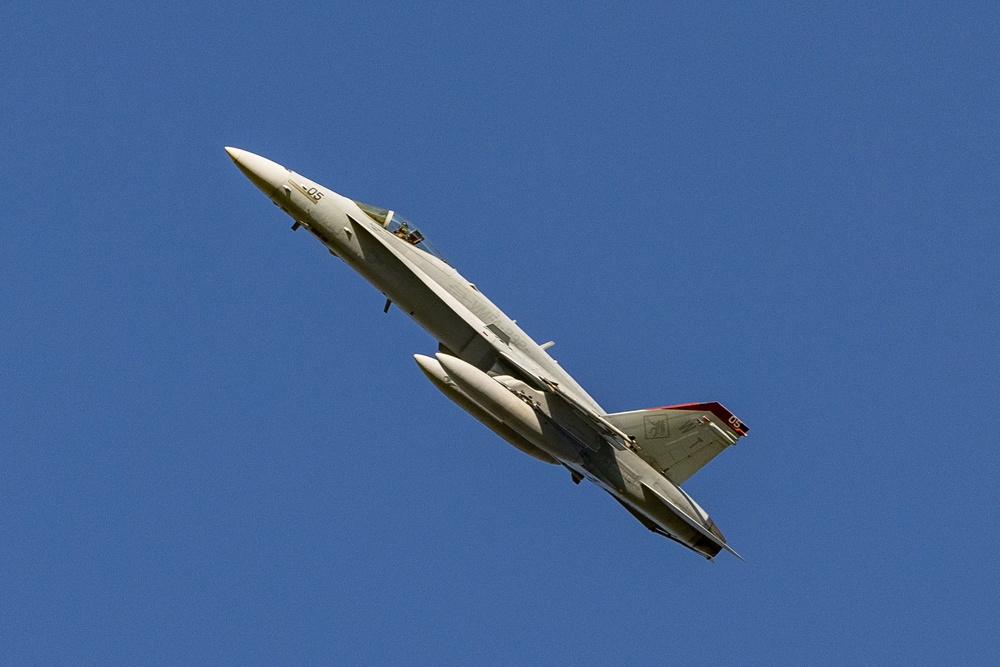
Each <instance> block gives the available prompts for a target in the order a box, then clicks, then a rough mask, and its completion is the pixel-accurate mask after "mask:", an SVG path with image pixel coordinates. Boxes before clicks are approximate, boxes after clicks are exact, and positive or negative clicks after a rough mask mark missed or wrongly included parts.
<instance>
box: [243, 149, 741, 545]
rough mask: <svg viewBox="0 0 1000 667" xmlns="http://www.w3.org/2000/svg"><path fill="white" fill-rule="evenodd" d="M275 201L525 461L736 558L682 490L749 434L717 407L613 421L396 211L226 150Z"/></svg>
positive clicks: (423, 366)
mask: <svg viewBox="0 0 1000 667" xmlns="http://www.w3.org/2000/svg"><path fill="white" fill-rule="evenodd" d="M226 152H227V153H229V157H230V158H232V160H233V162H235V163H236V166H237V167H239V168H240V170H241V171H242V172H243V173H244V174H245V175H246V177H247V178H249V179H250V181H251V182H252V183H253V184H254V185H255V186H257V187H258V188H259V189H260V190H261V191H262V192H263V193H264V194H265V195H267V196H268V197H269V198H270V199H271V201H272V202H274V203H275V204H276V205H277V206H279V207H280V208H281V210H283V211H284V212H286V213H287V214H288V215H290V216H291V217H292V220H293V221H294V224H293V225H292V229H293V230H296V229H298V228H300V227H305V228H306V229H307V230H309V231H310V232H311V233H312V234H313V235H314V236H315V237H316V238H318V239H319V240H320V242H322V243H323V245H325V246H326V247H327V248H328V249H329V251H330V252H331V253H332V254H333V255H335V256H337V257H339V258H341V259H342V260H344V261H345V262H347V264H348V265H349V266H350V267H351V268H352V269H354V270H355V271H357V272H358V273H360V274H361V276H362V277H363V278H365V279H366V280H367V281H368V282H370V283H371V284H372V285H374V286H375V288H376V289H378V290H379V291H380V292H382V294H383V295H385V297H386V299H387V300H386V302H385V309H386V310H388V309H389V307H390V305H391V304H395V305H396V306H397V307H398V308H399V309H401V310H402V311H403V312H405V313H406V314H407V315H409V316H410V317H412V318H413V319H414V320H415V321H416V322H417V324H419V325H420V326H421V327H423V328H424V329H425V330H427V332H428V333H430V334H431V336H433V337H434V338H435V339H436V340H437V341H438V344H439V345H438V352H437V354H435V355H434V357H429V356H424V355H421V354H416V355H414V359H416V362H417V365H418V366H419V367H420V370H422V371H423V372H424V374H425V375H427V378H428V379H429V380H430V381H431V382H432V383H434V386H436V387H437V388H438V389H440V390H441V391H442V392H443V393H444V394H445V396H447V397H448V398H450V399H451V400H452V401H454V402H455V403H457V404H458V405H459V406H460V407H461V408H462V409H463V410H465V411H466V412H468V413H469V414H471V415H472V416H473V417H475V418H476V419H478V420H479V421H481V422H482V423H483V424H485V425H486V426H487V427H489V428H490V429H491V430H492V431H493V432H494V433H496V434H497V435H499V436H500V437H501V438H503V439H504V440H506V441H507V442H509V443H510V444H512V445H514V446H515V447H517V448H518V449H520V450H521V451H523V452H524V453H526V454H528V455H529V456H533V457H535V458H536V459H538V460H540V461H545V462H546V463H551V464H555V465H560V466H563V467H565V468H566V469H568V470H569V473H570V475H571V476H572V479H573V481H574V482H575V483H580V481H581V480H583V479H584V478H586V479H589V480H590V481H591V482H593V483H594V484H597V485H598V486H599V487H601V488H602V489H604V490H605V491H607V492H608V493H609V494H611V497H613V498H614V499H615V500H617V501H618V502H619V503H621V504H622V505H623V506H624V507H625V509H627V510H628V511H629V512H630V513H631V514H632V515H633V516H634V517H635V518H636V519H638V520H639V521H640V522H641V523H642V525H644V526H645V527H646V528H648V529H649V530H651V531H653V532H655V533H659V534H660V535H664V536H666V537H669V538H670V539H672V540H675V541H677V542H680V543H681V544H683V545H684V546H686V547H688V548H689V549H692V550H693V551H695V552H697V553H699V554H701V555H702V556H704V557H706V558H709V559H711V558H714V557H715V556H716V555H717V554H718V553H719V552H720V551H722V550H723V549H725V550H726V551H729V552H730V553H732V554H734V555H736V556H737V557H739V554H737V553H736V552H735V551H733V550H732V549H731V548H730V547H729V545H727V544H726V539H725V537H723V535H722V532H721V531H720V530H719V529H718V528H717V527H716V525H715V522H713V521H712V519H711V518H710V517H709V516H708V514H707V513H706V512H705V511H704V510H703V509H702V508H701V507H700V506H699V505H698V504H697V503H696V502H695V501H694V499H692V498H691V496H689V495H688V494H687V493H686V492H685V491H684V490H683V489H682V488H681V487H680V485H681V484H682V483H684V481H685V480H687V479H688V478H689V477H691V475H693V474H694V473H695V472H697V471H698V470H699V469H700V468H701V467H702V466H704V465H705V464H706V463H708V462H709V461H710V460H712V459H713V458H714V457H715V456H716V455H717V454H718V453H719V452H721V451H722V450H723V449H725V448H726V447H728V446H729V445H732V444H735V443H736V441H737V440H738V439H739V438H740V437H742V436H744V435H746V434H747V430H748V429H747V427H746V425H745V424H744V423H743V422H741V421H740V420H739V419H737V418H736V416H735V415H733V414H732V413H731V412H729V411H728V410H727V409H726V408H724V407H723V406H722V405H720V404H719V403H689V404H685V405H674V406H669V407H662V408H651V409H648V410H634V411H630V412H617V413H608V412H606V411H605V410H603V409H602V408H601V406H600V405H598V404H597V401H595V400H594V399H593V398H591V397H590V395H589V394H587V392H586V391H584V390H583V388H582V387H581V386H580V385H579V384H577V383H576V381H575V380H574V379H573V378H572V377H570V376H569V374H568V373H566V371H564V370H563V369H562V367H561V366H559V364H557V363H556V362H555V360H553V359H552V357H550V356H549V354H548V353H547V352H546V350H547V349H548V348H549V347H550V346H551V345H552V343H551V342H549V343H544V344H542V345H539V344H538V343H536V342H535V341H533V340H532V339H531V338H530V337H529V336H528V334H526V333H524V332H523V331H522V330H521V328H520V327H518V326H517V324H515V322H514V320H512V319H510V318H509V317H507V316H506V315H505V314H504V313H503V311H501V310H500V309H499V308H497V307H496V306H495V305H493V303H492V302H491V301H490V300H489V299H487V298H486V297H485V296H484V295H483V294H482V293H481V292H480V291H479V290H478V289H476V286H475V285H473V284H472V283H471V282H469V281H468V280H466V279H465V278H463V277H462V276H461V275H460V274H459V273H458V271H456V270H455V269H454V268H453V267H452V266H451V265H450V264H448V263H447V262H445V261H444V260H443V259H442V258H441V256H440V255H439V254H438V253H437V251H436V250H435V249H434V247H433V246H432V245H431V244H430V242H429V241H428V240H427V239H426V238H424V235H423V234H422V233H421V232H420V231H419V230H417V229H416V227H414V226H413V225H412V224H411V223H410V222H409V221H408V220H405V219H404V218H402V217H401V216H399V215H396V213H395V212H394V211H391V210H388V209H384V208H379V207H377V206H371V205H369V204H364V203H362V202H359V201H354V200H351V199H348V198H347V197H343V196H341V195H339V194H337V193H335V192H332V191H331V190H329V189H328V188H325V187H323V186H322V185H320V184H319V183H316V182H314V181H311V180H309V179H308V178H306V177H304V176H301V175H299V174H297V173H295V172H294V171H291V170H289V169H286V168H285V167H283V166H281V165H280V164H277V163H275V162H272V161H271V160H268V159H266V158H263V157H261V156H259V155H254V154H253V153H250V152H248V151H244V150H240V149H238V148H226Z"/></svg>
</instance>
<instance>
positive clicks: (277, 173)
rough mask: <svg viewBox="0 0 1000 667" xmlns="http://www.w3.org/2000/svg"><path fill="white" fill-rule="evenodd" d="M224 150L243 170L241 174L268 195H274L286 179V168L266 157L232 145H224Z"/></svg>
mask: <svg viewBox="0 0 1000 667" xmlns="http://www.w3.org/2000/svg"><path fill="white" fill-rule="evenodd" d="M226 152H227V153H228V154H229V157H230V158H232V160H233V162H235V163H236V166H237V167H239V168H240V171H242V172H243V175H244V176H246V177H247V178H249V179H250V182H251V183H253V184H254V185H256V186H257V187H258V188H259V189H260V191H261V192H263V193H264V194H266V195H267V196H268V197H271V196H272V195H274V193H275V192H276V191H277V190H278V188H280V187H281V186H282V185H283V184H284V182H285V181H287V180H288V169H286V168H285V167H282V166H281V165H280V164H278V163H277V162H272V161H271V160H268V159H267V158H266V157H261V156H259V155H255V154H253V153H251V152H250V151H245V150H242V149H239V148H233V147H232V146H226Z"/></svg>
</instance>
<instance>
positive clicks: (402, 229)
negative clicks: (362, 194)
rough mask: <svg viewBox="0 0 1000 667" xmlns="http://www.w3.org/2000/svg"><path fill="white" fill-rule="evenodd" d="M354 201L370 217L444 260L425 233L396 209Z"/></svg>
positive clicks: (407, 240)
mask: <svg viewBox="0 0 1000 667" xmlns="http://www.w3.org/2000/svg"><path fill="white" fill-rule="evenodd" d="M354 203H355V204H357V205H358V208H360V209H361V210H362V211H364V212H365V213H367V214H368V217H369V218H371V219H372V220H374V221H375V222H377V223H378V224H380V225H382V226H383V227H385V228H386V229H388V230H389V231H390V232H392V233H393V234H395V235H396V236H398V237H399V238H401V239H403V240H404V241H406V242H407V243H410V244H412V245H414V246H416V247H417V248H420V249H421V250H423V251H424V252H426V253H429V254H431V255H434V256H435V257H437V258H438V259H440V260H441V261H444V257H442V256H441V253H440V252H438V249H437V248H435V247H434V244H432V243H431V242H430V241H428V240H427V239H426V238H424V235H423V234H421V233H420V230H418V229H417V228H416V227H414V226H413V223H411V222H410V221H409V220H407V219H406V218H404V217H403V216H401V215H396V213H395V212H394V211H390V210H388V209H385V208H379V207H378V206H372V205H371V204H365V203H364V202H360V201H357V200H355V201H354Z"/></svg>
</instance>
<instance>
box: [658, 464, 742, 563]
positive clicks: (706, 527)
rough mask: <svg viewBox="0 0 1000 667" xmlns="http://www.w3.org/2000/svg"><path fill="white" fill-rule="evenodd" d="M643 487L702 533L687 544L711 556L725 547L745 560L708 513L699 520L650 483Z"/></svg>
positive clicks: (697, 531)
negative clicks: (697, 538) (694, 540)
mask: <svg viewBox="0 0 1000 667" xmlns="http://www.w3.org/2000/svg"><path fill="white" fill-rule="evenodd" d="M642 488H643V491H645V492H646V493H647V497H653V498H656V499H657V500H658V501H660V502H661V503H662V504H663V505H664V506H666V507H667V509H669V510H670V511H671V512H672V513H673V514H675V515H676V516H678V517H679V518H680V519H682V520H683V521H684V523H686V524H687V525H688V526H690V527H691V528H693V529H694V530H695V532H696V533H697V534H700V535H701V538H700V539H699V540H698V541H697V542H695V543H694V544H693V545H692V544H688V545H687V546H690V547H691V548H693V549H695V550H696V551H700V552H704V553H706V554H707V555H709V558H711V557H712V556H714V555H715V554H717V553H719V551H721V550H722V549H725V550H726V551H728V552H729V553H731V554H732V555H734V556H736V557H737V558H739V559H740V560H743V556H741V555H739V554H738V553H736V551H735V550H734V549H733V548H732V547H730V546H729V545H728V544H726V538H725V536H723V534H722V531H721V530H719V528H718V527H717V526H716V525H715V522H714V521H712V519H711V518H709V517H708V515H707V514H706V515H705V517H704V519H702V520H699V519H697V518H695V517H693V516H691V515H689V514H688V513H687V512H685V511H684V510H682V509H681V508H679V507H677V505H675V504H674V503H672V502H670V500H669V499H667V498H665V497H663V496H662V495H660V494H659V493H658V492H657V491H656V489H654V488H653V487H651V486H649V485H648V484H645V483H644V484H643V485H642ZM685 495H687V494H685ZM687 498H688V500H691V497H690V496H687ZM691 503H692V504H693V505H695V506H696V507H697V505H696V504H695V503H694V501H693V500H691ZM698 509H699V510H700V511H702V512H703V510H701V509H700V508H698ZM713 547H714V548H713Z"/></svg>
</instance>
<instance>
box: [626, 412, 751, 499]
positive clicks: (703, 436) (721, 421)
mask: <svg viewBox="0 0 1000 667" xmlns="http://www.w3.org/2000/svg"><path fill="white" fill-rule="evenodd" d="M607 419H608V421H610V422H611V423H612V424H614V425H616V426H617V427H618V428H620V429H621V430H623V431H625V432H626V433H628V434H629V435H630V436H631V437H633V438H634V439H635V444H636V447H637V449H636V453H637V454H639V456H641V457H642V458H643V459H644V460H645V461H646V463H648V464H649V465H651V466H653V467H654V468H655V469H656V470H658V471H660V474H662V475H663V476H664V477H666V478H667V479H669V480H670V481H671V482H673V483H674V484H677V485H680V484H682V483H683V482H684V481H686V480H687V479H688V478H689V477H691V475H693V474H694V473H696V472H698V470H700V469H701V468H702V467H703V466H704V465H705V464H707V463H708V462H709V461H711V460H712V459H713V458H715V457H716V456H717V455H718V454H719V453H720V452H721V451H722V450H723V449H725V448H726V447H729V446H730V445H734V444H736V441H737V440H738V439H739V438H741V437H743V436H744V435H746V434H747V432H748V431H749V430H750V429H749V428H747V426H746V424H744V423H743V422H742V421H740V420H739V419H738V418H737V417H736V416H735V415H734V414H733V413H731V412H730V411H729V410H727V409H726V408H725V407H723V406H722V404H721V403H687V404H685V405H671V406H667V407H663V408H651V409H649V410H634V411H632V412H618V413H614V414H610V415H608V416H607Z"/></svg>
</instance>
